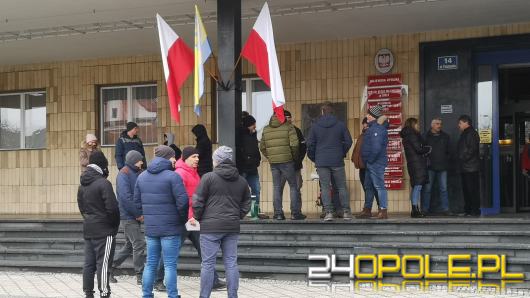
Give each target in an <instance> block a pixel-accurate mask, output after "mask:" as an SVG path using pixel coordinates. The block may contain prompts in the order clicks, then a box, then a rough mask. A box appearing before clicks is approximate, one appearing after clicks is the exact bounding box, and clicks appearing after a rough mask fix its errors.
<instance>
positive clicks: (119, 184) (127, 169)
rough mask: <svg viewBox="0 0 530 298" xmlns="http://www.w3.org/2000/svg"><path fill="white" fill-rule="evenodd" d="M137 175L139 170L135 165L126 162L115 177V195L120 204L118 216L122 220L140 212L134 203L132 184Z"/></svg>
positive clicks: (136, 216) (134, 217) (138, 215)
mask: <svg viewBox="0 0 530 298" xmlns="http://www.w3.org/2000/svg"><path fill="white" fill-rule="evenodd" d="M138 175H140V170H139V169H138V168H137V167H136V166H134V165H129V164H126V165H125V166H124V167H123V168H121V170H120V172H119V173H118V176H117V177H116V195H117V197H118V202H119V204H120V217H121V219H123V220H133V219H136V218H138V217H140V215H141V214H142V212H141V210H139V209H138V208H136V205H135V204H134V186H135V185H136V179H138Z"/></svg>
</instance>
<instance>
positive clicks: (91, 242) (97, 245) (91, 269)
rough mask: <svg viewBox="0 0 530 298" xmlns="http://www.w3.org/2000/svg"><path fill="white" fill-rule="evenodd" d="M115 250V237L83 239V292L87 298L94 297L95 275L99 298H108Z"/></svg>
mask: <svg viewBox="0 0 530 298" xmlns="http://www.w3.org/2000/svg"><path fill="white" fill-rule="evenodd" d="M115 248H116V236H110V235H109V236H107V237H104V238H93V239H85V265H84V267H83V291H84V292H85V295H86V296H87V297H92V295H94V274H96V273H97V279H98V289H99V293H100V297H110V285H109V276H110V267H111V266H112V261H113V259H114V250H115Z"/></svg>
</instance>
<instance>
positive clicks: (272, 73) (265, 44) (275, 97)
mask: <svg viewBox="0 0 530 298" xmlns="http://www.w3.org/2000/svg"><path fill="white" fill-rule="evenodd" d="M241 55H242V56H243V57H245V58H247V60H249V61H250V62H251V63H252V64H254V65H255V66H256V71H257V74H258V76H259V77H260V78H261V79H262V80H263V81H264V82H265V84H267V86H269V88H271V94H272V107H273V108H274V113H275V114H276V116H277V117H278V120H280V122H282V123H283V122H284V121H285V116H284V114H283V105H284V104H285V95H284V93H283V85H282V78H281V76H280V67H279V66H278V57H277V56H276V46H275V44H274V34H273V32H272V22H271V15H270V12H269V6H268V5H267V2H265V4H264V5H263V8H262V9H261V12H260V14H259V16H258V19H257V20H256V23H255V24H254V27H253V28H252V31H250V35H249V37H248V39H247V43H245V45H244V46H243V50H242V51H241Z"/></svg>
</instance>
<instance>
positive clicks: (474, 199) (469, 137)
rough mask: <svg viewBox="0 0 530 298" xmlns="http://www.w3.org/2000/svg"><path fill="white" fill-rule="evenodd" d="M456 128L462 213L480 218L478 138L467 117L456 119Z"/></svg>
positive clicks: (469, 118)
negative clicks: (462, 199) (457, 133)
mask: <svg viewBox="0 0 530 298" xmlns="http://www.w3.org/2000/svg"><path fill="white" fill-rule="evenodd" d="M458 128H459V129H460V131H461V132H462V133H461V134H460V139H459V140H458V147H457V157H458V161H459V164H460V171H461V176H462V189H463V192H464V212H465V215H466V216H480V191H479V189H480V180H479V179H480V176H479V171H480V157H479V144H480V137H479V135H478V133H477V131H476V130H475V129H474V128H473V126H472V125H471V117H469V116H468V115H462V116H460V118H458Z"/></svg>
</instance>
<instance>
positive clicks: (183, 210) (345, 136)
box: [78, 103, 480, 297]
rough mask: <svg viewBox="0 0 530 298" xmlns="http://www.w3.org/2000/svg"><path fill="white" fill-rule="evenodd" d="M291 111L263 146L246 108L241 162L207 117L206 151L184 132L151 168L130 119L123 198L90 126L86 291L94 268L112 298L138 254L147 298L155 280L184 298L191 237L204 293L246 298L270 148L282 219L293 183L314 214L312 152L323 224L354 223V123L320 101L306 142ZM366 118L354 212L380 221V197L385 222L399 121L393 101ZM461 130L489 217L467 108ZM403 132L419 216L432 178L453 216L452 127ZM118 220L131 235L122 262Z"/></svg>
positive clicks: (427, 207)
mask: <svg viewBox="0 0 530 298" xmlns="http://www.w3.org/2000/svg"><path fill="white" fill-rule="evenodd" d="M284 116H285V120H286V121H284V122H282V121H280V120H279V118H278V116H277V115H273V116H272V117H271V118H270V122H269V125H267V126H266V127H265V128H264V129H263V134H262V138H261V141H260V142H258V138H257V131H256V119H255V118H254V117H253V116H252V115H249V114H248V113H244V114H243V116H242V119H241V127H240V129H239V131H238V133H239V135H238V138H237V140H238V143H237V145H236V146H237V147H236V148H237V152H236V153H237V154H236V156H237V160H236V161H237V162H236V161H234V152H233V150H232V148H229V147H226V146H221V147H219V148H218V149H217V150H215V152H212V142H211V140H210V139H209V137H208V134H207V131H206V128H205V127H204V126H203V125H200V124H199V125H196V126H195V127H193V129H192V132H193V133H194V134H195V136H196V138H197V139H196V140H197V145H196V147H186V148H184V149H183V150H180V148H178V146H177V145H175V144H174V135H173V134H171V133H167V134H165V135H164V138H165V142H164V145H160V146H157V147H156V148H155V150H154V155H155V158H154V159H153V160H151V161H150V163H149V164H147V162H146V158H145V150H144V147H143V144H142V141H141V140H140V138H139V137H138V132H139V127H138V125H136V123H133V122H129V123H127V127H126V130H125V131H123V132H122V133H121V135H120V137H119V138H118V140H117V142H116V154H115V159H116V164H117V167H118V170H119V173H118V176H117V180H116V194H117V197H116V195H115V194H114V191H113V188H112V184H111V183H110V182H109V181H108V180H107V177H108V175H109V170H108V166H109V163H108V160H107V159H106V157H105V156H104V154H103V153H102V152H101V150H100V149H99V148H98V142H97V138H96V136H94V135H92V134H88V135H87V136H86V140H85V141H84V143H83V146H82V148H81V151H80V165H81V170H82V174H81V178H80V187H79V191H78V205H79V210H80V212H81V214H82V216H83V218H84V238H85V266H84V269H83V276H84V278H83V290H84V292H85V295H86V297H93V294H94V291H93V288H94V281H93V279H94V274H96V273H97V278H98V287H99V291H100V296H101V297H109V296H110V286H109V282H110V281H113V282H117V280H116V279H115V277H114V276H113V275H112V271H113V270H114V268H116V267H118V266H120V265H121V264H122V263H123V261H124V260H125V259H127V258H128V257H129V256H130V255H131V254H132V255H133V263H134V270H135V272H136V275H137V282H138V284H139V285H142V290H143V297H153V288H156V289H158V290H167V294H168V297H179V295H178V290H177V285H176V281H177V264H178V257H179V251H180V247H181V246H182V243H183V242H184V241H185V239H189V240H190V241H191V243H192V244H193V246H194V247H195V249H196V250H197V253H198V255H199V257H200V258H201V294H200V297H209V296H210V294H211V291H212V290H213V289H219V288H224V287H227V290H228V296H229V297H237V290H238V280H239V272H238V268H237V243H238V237H239V224H240V220H241V219H243V218H244V217H245V216H246V215H247V213H249V211H250V215H251V217H252V218H253V219H266V218H268V216H267V215H265V214H264V213H263V212H261V210H260V178H259V172H258V167H259V166H260V163H261V155H262V154H263V156H264V157H265V158H267V160H268V162H269V165H270V170H271V174H272V182H273V207H274V214H273V218H274V219H275V220H285V215H284V212H283V205H282V202H283V198H282V194H283V189H284V187H285V184H286V183H288V184H289V188H290V202H291V204H290V205H291V206H290V207H291V208H290V210H291V219H292V220H303V219H305V218H306V216H305V215H304V214H303V213H302V199H301V188H302V185H303V179H302V172H301V171H302V168H303V160H304V158H305V156H306V155H307V156H308V157H309V159H310V160H311V161H312V162H314V163H315V167H316V169H317V173H318V176H319V182H320V187H321V196H322V205H323V211H324V214H323V216H322V217H323V219H324V221H332V220H334V219H336V218H343V219H344V220H351V219H352V218H353V216H352V212H351V208H350V196H349V193H348V188H347V183H346V171H345V164H344V159H345V158H346V156H347V154H348V152H349V150H350V148H351V146H352V144H353V141H352V137H351V135H350V132H349V131H348V128H347V127H346V125H345V124H344V123H343V122H341V121H340V120H338V118H337V117H336V116H335V111H334V109H333V105H332V104H331V103H324V104H323V105H322V106H321V116H320V117H319V119H318V120H317V121H315V122H314V123H313V124H312V127H311V129H310V131H309V134H308V136H307V140H306V139H305V137H304V135H303V133H302V131H301V130H300V129H299V128H298V127H296V126H295V125H294V124H293V115H292V114H291V113H290V112H289V111H287V110H285V111H284ZM362 124H363V128H362V132H361V135H360V136H359V138H358V140H357V142H356V144H355V147H354V149H353V153H352V158H351V160H352V162H353V164H354V165H355V167H356V168H357V169H359V176H360V180H361V184H362V187H363V189H364V193H365V202H364V207H363V209H362V211H361V213H360V214H358V215H357V216H356V217H357V218H370V217H373V215H372V206H373V201H374V198H375V200H376V202H377V205H378V212H377V214H376V215H375V217H376V218H378V219H387V218H388V213H387V206H388V195H387V190H386V188H385V180H384V175H385V168H386V166H387V163H388V157H387V145H388V126H389V124H388V119H387V117H386V116H384V115H383V107H382V106H380V105H376V106H372V107H370V108H369V109H368V111H367V115H366V117H365V118H364V119H363V121H362ZM458 126H459V128H460V130H461V136H460V139H459V141H458V147H457V154H456V155H457V159H458V162H459V165H460V170H461V178H462V186H463V192H464V200H465V213H466V215H473V216H477V215H480V209H479V207H480V203H479V194H478V191H477V190H478V189H479V168H480V161H479V136H478V133H477V132H476V131H475V130H474V128H473V126H472V125H471V118H470V117H469V116H466V115H463V116H461V117H460V118H459V123H458ZM400 135H401V138H402V140H403V147H404V149H405V155H406V159H407V168H408V172H409V175H410V183H411V195H410V199H411V204H412V212H411V216H412V217H424V216H425V214H429V213H431V212H432V211H433V210H431V207H432V205H431V192H432V186H433V183H434V181H437V183H438V186H439V191H440V199H441V204H440V205H441V209H442V210H441V212H442V213H445V214H449V213H450V211H449V204H448V192H447V169H448V164H449V157H450V153H449V151H450V150H449V135H448V134H446V133H445V132H443V131H442V121H441V119H439V118H436V119H433V120H432V123H431V129H430V130H429V131H428V132H427V133H426V134H425V136H422V135H421V134H420V126H419V121H418V120H417V119H415V118H409V119H407V120H406V121H405V125H404V127H403V129H402V130H401V132H400ZM251 198H252V200H251ZM120 220H121V226H122V229H123V230H124V234H125V240H126V242H125V245H124V246H123V247H122V249H121V250H120V251H119V252H118V253H117V254H116V257H115V258H114V250H115V249H114V248H115V243H116V239H115V237H116V234H117V232H118V227H119V225H120ZM142 223H143V224H144V226H145V236H144V235H143V233H142V230H141V224H142ZM199 230H200V232H199ZM144 239H145V240H144ZM219 249H221V250H222V251H223V260H224V264H225V269H226V283H225V282H224V281H222V280H220V279H219V276H218V274H217V272H216V270H215V261H216V254H217V252H218V251H219Z"/></svg>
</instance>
